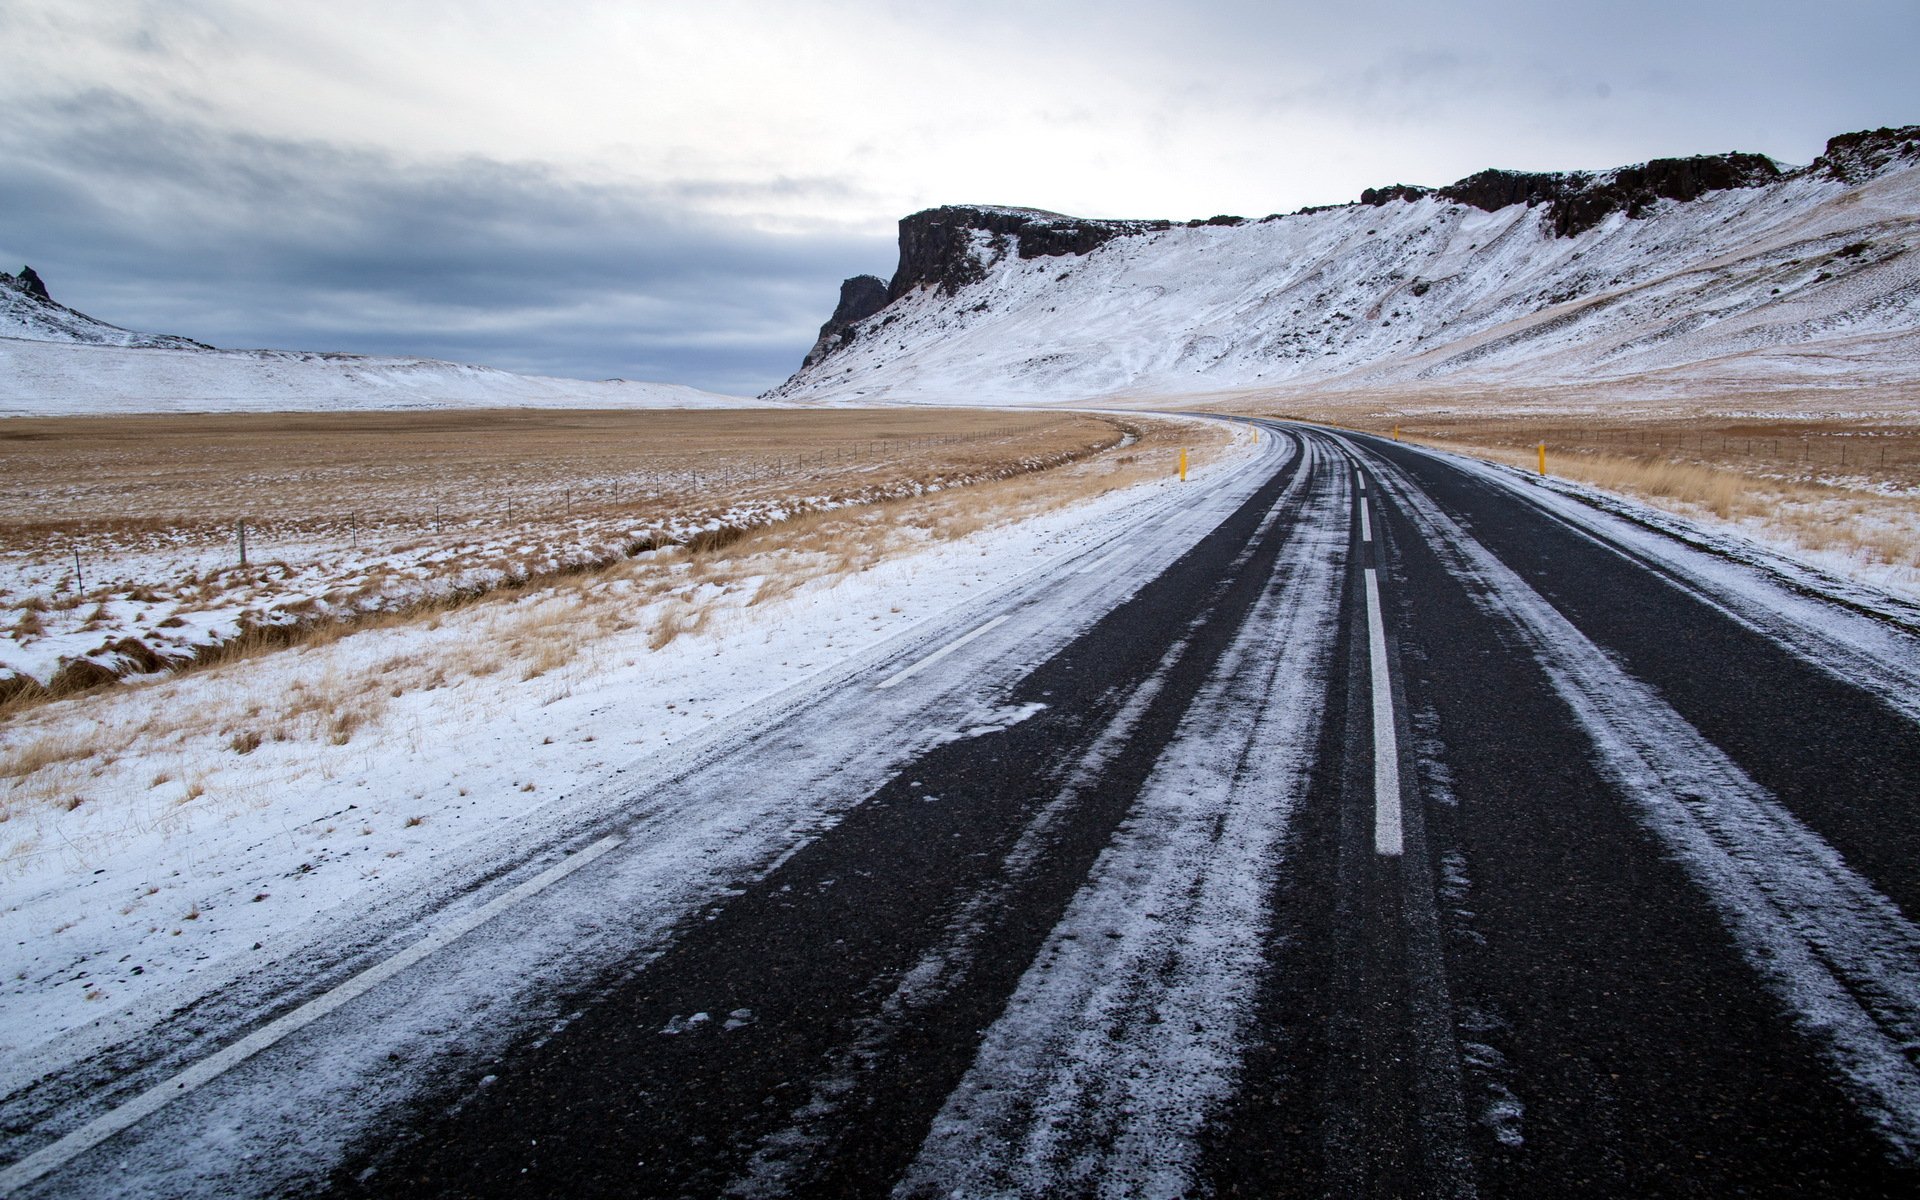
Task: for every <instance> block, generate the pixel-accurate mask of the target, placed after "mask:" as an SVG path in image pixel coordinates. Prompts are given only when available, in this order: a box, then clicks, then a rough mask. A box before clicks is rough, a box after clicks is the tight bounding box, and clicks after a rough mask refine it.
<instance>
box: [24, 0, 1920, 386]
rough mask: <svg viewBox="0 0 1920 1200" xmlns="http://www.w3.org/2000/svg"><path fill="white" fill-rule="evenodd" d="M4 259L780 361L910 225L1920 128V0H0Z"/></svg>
mask: <svg viewBox="0 0 1920 1200" xmlns="http://www.w3.org/2000/svg"><path fill="white" fill-rule="evenodd" d="M0 48H3V49H4V53H0V63H3V64H4V66H3V67H0V269H9V270H13V269H17V268H18V266H19V265H20V264H22V263H29V264H32V265H33V266H34V267H35V268H36V269H38V270H39V271H40V272H41V274H42V275H43V276H45V278H46V280H47V283H48V285H49V287H50V288H51V290H52V292H53V295H54V297H55V299H58V300H61V301H62V302H64V303H68V304H71V305H72V306H74V307H76V308H79V309H81V310H82V311H85V312H88V313H91V314H93V315H94V316H97V317H99V318H101V319H103V320H107V321H111V322H113V323H115V324H119V325H125V326H128V327H132V328H138V329H143V330H149V331H154V332H163V333H180V334H185V335H187V336H190V337H195V338H199V339H200V340H202V341H209V342H213V343H215V344H217V345H222V346H274V347H285V348H295V349H314V350H352V351H361V352H368V353H418V354H429V355H434V356H437V357H446V358H454V359H460V360H464V361H472V362H482V363H487V364H490V365H494V366H500V367H506V368H509V369H513V370H524V371H533V372H540V373H547V374H556V375H571V376H579V377H583V378H603V377H608V376H616V375H617V376H624V377H626V378H632V379H663V380H670V381H674V382H683V383H691V384H694V385H696V386H701V387H707V388H713V389H717V390H722V391H731V392H736V393H754V392H758V391H761V390H764V389H765V388H767V387H770V386H772V385H773V384H775V383H777V382H779V381H780V380H781V379H782V378H784V377H785V376H786V375H787V374H788V373H789V372H790V371H791V370H792V369H793V368H794V367H795V366H797V365H798V362H799V359H800V357H801V355H802V354H803V353H804V351H805V350H806V348H807V346H808V345H809V344H811V342H812V339H813V335H814V333H815V331H816V329H817V328H818V326H819V324H820V322H821V321H823V320H825V319H826V316H827V314H828V313H829V312H830V311H831V309H832V307H833V303H834V300H835V297H836V287H837V285H838V283H839V281H840V279H841V278H843V277H844V276H847V275H852V274H857V273H860V272H871V273H874V274H878V275H881V276H883V277H884V276H886V275H888V274H890V273H891V271H892V269H893V265H894V258H895V253H894V244H893V231H894V222H895V221H896V220H897V219H898V218H899V217H901V216H902V215H904V214H906V213H909V212H912V211H914V210H916V209H920V208H926V207H929V206H932V205H936V204H947V203H959V202H987V203H998V204H1021V205H1030V206H1034V207H1041V208H1051V209H1056V210H1060V211H1064V212H1070V213H1075V214H1079V215H1086V216H1127V217H1174V218H1184V217H1192V216H1210V215H1212V214H1215V213H1221V212H1231V213H1240V214H1244V215H1249V216H1258V215H1263V214H1265V213H1269V212H1275V211H1287V210H1291V209H1295V208H1298V207H1300V206H1302V205H1306V204H1327V203H1337V202H1341V201H1346V200H1350V199H1353V198H1354V197H1356V196H1357V195H1358V194H1359V192H1360V190H1361V189H1362V188H1364V187H1368V186H1371V185H1376V184H1383V183H1391V182H1401V181H1404V182H1410V183H1426V184H1441V183H1447V182H1450V181H1452V180H1454V179H1457V178H1459V177H1461V176H1463V175H1467V174H1470V173H1471V172H1473V171H1476V170H1479V169H1480V168H1482V167H1488V166H1503V167H1516V168H1527V169H1562V168H1566V169H1571V168H1596V167H1607V166H1617V165H1620V164H1623V163H1627V162H1634V161H1638V160H1642V159H1646V158H1651V157H1658V156H1664V155H1685V154H1698V153H1707V152H1715V151H1723V150H1735V149H1738V150H1754V151H1761V152H1764V153H1767V154H1771V155H1773V156H1775V157H1777V158H1780V159H1783V160H1786V161H1788V162H1793V163H1804V162H1806V161H1808V160H1810V159H1811V158H1812V157H1813V156H1814V155H1816V154H1818V153H1819V151H1820V149H1821V146H1822V143H1823V141H1824V139H1825V138H1826V137H1827V136H1829V135H1831V134H1835V133H1841V132H1846V131H1850V130H1855V129H1862V128H1873V127H1877V126H1881V125H1901V124H1908V123H1914V122H1920V72H1916V71H1915V69H1914V65H1913V61H1914V53H1915V50H1916V49H1917V48H1920V4H1917V3H1915V0H1857V2H1856V0H1828V2H1825V3H1798V2H1793V3H1788V2H1781V0H1726V2H1721V0H1713V2H1702V3H1688V2H1686V0H1662V2H1659V3H1640V2H1637V0H1635V2H1629V3H1611V4H1610V3H1605V2H1604V0H1602V2H1598V3H1591V4H1586V5H1567V6H1563V5H1557V4H1543V3H1538V2H1526V3H1509V2H1505V0H1453V2H1452V3H1434V2H1433V0H1423V2H1419V3H1398V2H1382V3H1370V2H1368V0H1344V2H1338V3H1328V2H1327V0H1313V2H1312V3H1302V4H1295V3H1289V2H1269V3H1254V2H1238V0H1222V2H1216V3H1207V2H1204V0H1187V2H1185V3H1158V2H1148V0H1101V2H1098V3H1054V2H1050V0H1018V2H1011V0H1010V2H1001V0H968V2H966V3H961V4H953V5H937V4H919V3H888V2H882V0H830V2H829V0H823V2H819V3H807V2H804V0H790V2H786V3H755V2H747V0H705V2H700V3H684V4H682V3H639V2H625V3H616V2H613V0H607V2H598V0H546V2H545V3H543V4H530V3H524V2H522V0H512V2H508V0H325V2H315V3H308V2H307V0H153V2H151V3H143V2H141V0H0Z"/></svg>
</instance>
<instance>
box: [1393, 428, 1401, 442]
mask: <svg viewBox="0 0 1920 1200" xmlns="http://www.w3.org/2000/svg"><path fill="white" fill-rule="evenodd" d="M1393 440H1394V441H1396V442H1397V441H1399V440H1400V427H1399V426H1398V425H1395V426H1394V427H1393Z"/></svg>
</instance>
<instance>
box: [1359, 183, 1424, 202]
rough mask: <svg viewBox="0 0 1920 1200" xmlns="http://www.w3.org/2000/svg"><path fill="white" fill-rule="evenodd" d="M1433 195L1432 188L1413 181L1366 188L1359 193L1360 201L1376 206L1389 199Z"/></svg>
mask: <svg viewBox="0 0 1920 1200" xmlns="http://www.w3.org/2000/svg"><path fill="white" fill-rule="evenodd" d="M1431 195H1433V189H1432V188H1425V187H1421V186H1420V185H1419V184H1414V183H1390V184H1388V185H1387V186H1386V187H1383V188H1368V189H1367V190H1366V191H1364V192H1361V193H1360V203H1362V204H1365V205H1369V206H1371V207H1373V208H1378V207H1380V206H1381V205H1382V204H1385V203H1386V202H1387V201H1389V200H1419V199H1421V198H1422V197H1425V196H1431Z"/></svg>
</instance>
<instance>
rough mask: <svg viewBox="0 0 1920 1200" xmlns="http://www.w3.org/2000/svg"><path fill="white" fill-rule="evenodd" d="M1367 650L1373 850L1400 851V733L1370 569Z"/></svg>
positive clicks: (1394, 854) (1377, 587) (1377, 586)
mask: <svg viewBox="0 0 1920 1200" xmlns="http://www.w3.org/2000/svg"><path fill="white" fill-rule="evenodd" d="M1367 653H1368V657H1370V658H1371V659H1372V660H1373V852H1374V853H1375V854H1384V855H1387V856H1389V857H1397V856H1398V855H1399V854H1400V847H1401V838H1400V736H1399V734H1398V733H1397V732H1396V731H1395V729H1394V725H1393V680H1392V679H1391V678H1390V677H1389V676H1388V674H1387V632H1386V625H1385V622H1383V621H1382V620H1381V618H1380V584H1379V581H1378V580H1377V579H1376V578H1375V576H1374V573H1373V568H1372V567H1368V568H1367Z"/></svg>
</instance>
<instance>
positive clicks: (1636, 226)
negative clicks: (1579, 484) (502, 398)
mask: <svg viewBox="0 0 1920 1200" xmlns="http://www.w3.org/2000/svg"><path fill="white" fill-rule="evenodd" d="M1841 140H1842V139H1836V142H1839V141H1841ZM1913 146H1914V143H1913V141H1912V140H1911V139H1908V140H1906V141H1904V142H1901V141H1897V140H1896V141H1895V142H1893V143H1892V145H1891V149H1890V151H1889V153H1888V154H1887V155H1883V156H1881V160H1880V161H1876V162H1874V163H1873V164H1872V165H1871V166H1870V168H1868V169H1864V170H1862V169H1854V170H1852V171H1850V172H1849V171H1842V170H1838V169H1827V168H1826V167H1825V165H1824V164H1825V160H1823V163H1822V164H1816V168H1820V169H1813V168H1810V169H1807V170H1803V171H1797V172H1787V173H1785V174H1783V175H1781V176H1780V178H1779V179H1778V180H1777V181H1774V182H1770V183H1766V184H1765V185H1764V186H1749V187H1729V188H1725V189H1723V190H1717V191H1707V192H1705V193H1704V194H1702V195H1700V196H1698V197H1697V198H1695V199H1692V200H1690V201H1685V202H1682V201H1678V200H1657V201H1655V202H1653V203H1651V204H1646V205H1643V206H1637V211H1638V212H1639V215H1637V216H1630V215H1628V212H1627V211H1614V212H1612V213H1611V214H1609V215H1607V216H1605V217H1604V218H1602V219H1600V220H1599V221H1598V222H1597V223H1596V224H1593V225H1592V226H1591V227H1588V228H1584V229H1582V230H1580V231H1579V232H1577V233H1573V234H1572V235H1571V236H1562V235H1561V234H1560V233H1558V232H1557V231H1556V229H1555V227H1554V220H1553V217H1554V214H1553V211H1552V207H1551V206H1550V205H1546V204H1538V205H1531V206H1530V205H1528V204H1525V203H1514V204H1508V205H1506V206H1505V207H1499V208H1495V209H1494V210H1493V211H1483V209H1482V208H1479V207H1474V206H1472V205H1470V204H1467V203H1461V202H1457V201H1455V200H1450V199H1448V198H1445V197H1444V196H1442V195H1440V194H1435V193H1424V194H1423V193H1421V192H1420V191H1419V190H1417V189H1406V193H1407V194H1404V195H1403V194H1398V193H1396V194H1394V195H1392V196H1391V197H1388V198H1385V199H1384V202H1380V203H1361V204H1354V205H1349V206H1345V207H1340V208H1333V209H1324V210H1319V211H1303V212H1301V213H1296V214H1293V215H1289V216H1284V217H1270V218H1267V219H1265V220H1262V221H1256V222H1246V223H1241V224H1211V223H1210V224H1203V225H1197V226H1179V225H1174V226H1170V227H1166V228H1160V229H1152V230H1139V229H1137V228H1136V229H1128V230H1125V231H1119V232H1117V233H1115V234H1114V235H1113V236H1111V238H1110V240H1107V241H1105V242H1104V244H1102V245H1099V246H1098V247H1097V248H1095V249H1092V250H1091V251H1089V252H1086V253H1081V254H1072V253H1068V254H1060V253H1056V252H1054V251H1053V250H1051V249H1049V250H1042V251H1041V252H1040V253H1039V254H1038V255H1036V256H1034V257H1021V256H1020V255H1021V252H1022V246H1021V242H1020V238H1021V237H1022V236H1026V235H1022V234H1017V233H1016V234H1006V233H998V232H994V231H991V230H988V229H984V228H977V227H976V228H973V229H971V230H970V231H969V236H970V237H971V239H972V244H971V247H970V253H971V254H972V256H973V263H972V264H971V265H970V266H969V267H968V269H966V270H962V271H959V272H955V271H953V270H952V269H951V268H949V269H948V270H947V274H946V275H945V276H944V277H943V279H942V281H941V285H939V286H936V285H935V284H933V283H926V284H921V285H918V286H912V287H907V288H903V287H902V286H901V279H900V278H899V277H896V279H895V282H894V285H893V288H892V292H893V293H894V295H895V298H894V299H893V301H892V302H891V303H890V304H888V305H887V306H886V307H885V308H883V309H882V310H881V311H880V312H878V313H876V314H874V315H873V316H870V317H868V318H867V319H866V320H865V321H862V322H860V323H859V325H858V327H857V328H856V329H854V330H853V331H852V334H851V336H850V337H849V338H848V339H847V341H846V342H845V344H843V345H841V346H840V347H838V348H837V349H835V350H834V351H833V352H832V353H829V354H827V355H825V356H823V357H822V358H821V359H820V360H819V361H817V362H816V363H815V364H814V365H812V366H810V367H808V368H806V369H803V370H802V371H801V372H800V373H798V374H797V375H795V376H794V377H793V378H792V379H791V380H789V381H788V382H787V383H786V384H784V385H782V386H781V387H780V388H778V389H776V390H775V391H774V392H773V393H771V395H773V396H777V397H785V398H794V399H806V400H816V401H828V402H849V401H873V400H879V399H893V400H910V401H942V400H945V401H952V400H956V399H978V400H987V401H1006V402H1021V401H1035V400H1049V399H1060V400H1068V399H1086V398H1112V397H1118V396H1128V395H1137V396H1154V395H1170V394H1180V393H1194V392H1202V391H1223V390H1229V389H1239V388H1260V389H1270V388H1274V387H1276V386H1287V385H1294V386H1301V385H1312V386H1314V387H1316V388H1319V389H1326V388H1368V389H1371V388H1376V387H1383V386H1406V385H1416V386H1417V385H1422V384H1429V383H1431V384H1442V383H1445V384H1455V383H1472V384H1521V383H1524V384H1539V383H1566V382H1591V381H1598V380H1624V379H1635V380H1638V381H1641V382H1643V383H1647V382H1652V383H1659V382H1671V383H1676V384H1688V383H1693V384H1697V383H1700V382H1716V383H1722V384H1735V385H1741V384H1748V383H1752V382H1755V381H1766V382H1769V383H1793V384H1822V383H1834V384H1838V383H1876V384H1885V383H1912V382H1916V381H1920V332H1917V331H1916V327H1917V326H1920V255H1916V254H1914V253H1912V251H1913V250H1914V248H1915V245H1916V242H1920V155H1916V154H1915V153H1914V151H1913ZM1617 174H1618V173H1607V174H1602V175H1598V176H1584V177H1576V178H1578V179H1580V180H1582V181H1593V180H1598V181H1600V182H1602V183H1605V182H1607V181H1609V180H1611V179H1613V178H1614V177H1615V176H1616V175H1617ZM1466 182H1468V181H1463V184H1462V185H1455V186H1456V188H1457V187H1461V186H1464V184H1465V183H1466ZM942 211H945V212H966V213H979V214H983V215H982V216H979V217H975V218H973V219H974V220H975V221H976V222H977V223H978V224H986V223H987V222H988V220H989V219H990V218H989V217H988V216H986V215H984V214H999V215H1002V216H1003V215H1004V214H1006V213H1007V212H1009V211H1012V210H994V209H977V210H975V209H966V210H942ZM912 220H913V219H912V218H909V221H912ZM906 225H907V223H906V222H903V249H904V248H905V240H904V239H905V232H906ZM1026 252H1027V253H1032V248H1031V247H1028V248H1027V249H1026ZM956 284H957V285H956ZM950 288H951V291H949V289H950Z"/></svg>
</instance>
